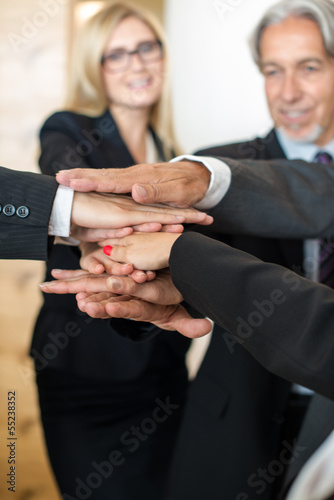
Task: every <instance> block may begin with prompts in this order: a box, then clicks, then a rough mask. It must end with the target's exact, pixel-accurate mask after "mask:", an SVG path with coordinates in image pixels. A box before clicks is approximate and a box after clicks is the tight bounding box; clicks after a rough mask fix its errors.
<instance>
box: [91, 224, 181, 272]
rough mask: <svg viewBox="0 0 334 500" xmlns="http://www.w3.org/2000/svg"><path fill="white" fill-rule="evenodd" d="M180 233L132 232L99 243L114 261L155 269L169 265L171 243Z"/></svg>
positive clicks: (134, 266) (135, 266)
mask: <svg viewBox="0 0 334 500" xmlns="http://www.w3.org/2000/svg"><path fill="white" fill-rule="evenodd" d="M179 236H180V234H174V233H162V232H160V233H134V234H131V235H130V236H126V237H125V238H119V239H114V238H112V239H109V240H106V241H104V242H101V243H99V245H100V246H102V245H103V246H104V252H105V253H107V255H110V258H111V259H112V260H113V261H114V262H119V263H123V264H131V265H132V266H133V268H134V269H141V270H143V271H148V270H150V271H155V270H158V269H163V268H165V267H168V265H169V256H170V252H171V249H172V246H173V244H174V243H175V241H176V240H177V238H179Z"/></svg>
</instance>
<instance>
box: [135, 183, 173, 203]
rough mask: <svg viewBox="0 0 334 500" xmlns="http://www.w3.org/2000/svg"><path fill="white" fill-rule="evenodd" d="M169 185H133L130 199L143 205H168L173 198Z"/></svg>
mask: <svg viewBox="0 0 334 500" xmlns="http://www.w3.org/2000/svg"><path fill="white" fill-rule="evenodd" d="M169 186H170V183H166V182H164V183H156V184H134V185H133V187H132V198H133V199H134V200H135V201H136V202H137V203H141V204H143V205H145V204H151V203H170V202H172V201H173V196H172V193H171V190H170V187H169Z"/></svg>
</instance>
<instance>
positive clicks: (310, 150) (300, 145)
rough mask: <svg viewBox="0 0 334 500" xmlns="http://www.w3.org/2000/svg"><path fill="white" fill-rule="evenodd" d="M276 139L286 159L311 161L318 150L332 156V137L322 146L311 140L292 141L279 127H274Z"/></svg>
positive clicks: (333, 152)
mask: <svg viewBox="0 0 334 500" xmlns="http://www.w3.org/2000/svg"><path fill="white" fill-rule="evenodd" d="M275 132H276V134H277V138H278V141H279V143H280V145H281V148H282V149H283V151H284V153H285V156H286V157H287V158H288V160H304V161H308V162H311V161H313V159H314V157H315V155H316V154H317V153H318V151H326V152H327V153H329V154H330V155H332V156H333V158H334V139H333V140H332V141H330V142H329V143H328V144H326V145H324V146H317V145H316V144H313V143H312V142H308V143H307V142H306V143H305V142H296V141H292V140H291V139H290V138H289V137H287V135H286V134H284V132H283V131H282V130H281V129H275Z"/></svg>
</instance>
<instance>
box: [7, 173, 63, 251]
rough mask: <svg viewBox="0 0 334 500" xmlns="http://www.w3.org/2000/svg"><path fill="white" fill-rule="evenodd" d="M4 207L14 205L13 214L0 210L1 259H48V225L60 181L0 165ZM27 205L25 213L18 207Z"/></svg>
mask: <svg viewBox="0 0 334 500" xmlns="http://www.w3.org/2000/svg"><path fill="white" fill-rule="evenodd" d="M0 186H1V191H0V193H1V200H0V203H1V205H2V207H4V206H5V205H12V206H13V207H14V209H15V210H14V211H15V213H14V214H13V215H12V216H7V215H5V213H4V211H3V210H2V211H1V212H0V227H1V245H0V258H2V259H35V260H45V259H47V257H48V250H49V245H50V239H49V236H48V225H49V219H50V215H51V210H52V206H53V201H54V198H55V195H56V191H57V188H58V184H57V182H56V181H55V179H52V178H50V177H46V176H42V175H39V174H34V173H31V172H18V171H16V170H10V169H6V168H2V167H0ZM19 207H25V208H26V209H27V210H26V212H25V213H26V216H24V217H20V216H18V211H17V209H18V208H19Z"/></svg>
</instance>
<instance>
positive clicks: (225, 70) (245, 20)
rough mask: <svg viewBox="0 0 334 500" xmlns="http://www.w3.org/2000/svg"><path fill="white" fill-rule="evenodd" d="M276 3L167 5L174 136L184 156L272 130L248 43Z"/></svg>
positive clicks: (196, 0)
mask: <svg viewBox="0 0 334 500" xmlns="http://www.w3.org/2000/svg"><path fill="white" fill-rule="evenodd" d="M276 1H277V0H166V3H165V26H166V29H167V35H168V39H169V42H170V49H171V62H172V68H171V69H172V74H171V77H172V86H173V98H174V105H173V107H174V116H175V120H176V131H177V135H178V138H179V141H180V144H181V146H182V147H183V149H184V150H185V151H187V152H190V151H193V150H195V149H198V148H200V147H203V146H208V145H213V144H223V143H228V142H231V141H236V140H242V139H246V138H251V137H253V136H255V135H264V134H265V133H266V131H267V130H268V129H269V128H270V126H271V120H270V116H269V114H268V111H267V107H266V102H265V97H264V89H263V78H262V76H261V75H260V74H259V72H258V69H257V67H256V66H255V64H254V63H253V61H252V58H251V55H250V50H249V47H248V41H247V40H248V37H249V34H250V32H251V31H252V29H253V27H254V26H255V25H256V23H257V21H258V20H259V19H260V17H261V16H262V14H263V12H264V11H265V10H266V9H267V8H268V7H269V6H270V5H272V4H274V3H276Z"/></svg>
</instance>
